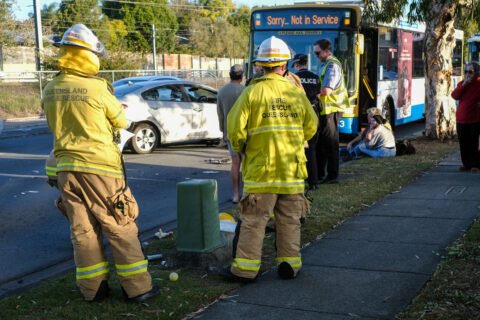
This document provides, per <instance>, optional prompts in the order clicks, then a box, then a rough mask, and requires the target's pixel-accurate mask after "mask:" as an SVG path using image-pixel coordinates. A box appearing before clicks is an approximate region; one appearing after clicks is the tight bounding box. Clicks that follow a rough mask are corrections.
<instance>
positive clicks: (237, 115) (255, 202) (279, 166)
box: [221, 37, 318, 282]
mask: <svg viewBox="0 0 480 320" xmlns="http://www.w3.org/2000/svg"><path fill="white" fill-rule="evenodd" d="M289 59H290V50H289V49H288V46H287V45H286V43H285V42H283V41H282V40H281V39H278V38H276V37H271V38H268V39H266V40H265V41H263V42H262V44H261V45H260V47H259V51H258V55H257V57H256V63H257V64H260V65H261V66H262V67H263V69H264V70H265V75H264V76H263V77H261V78H258V79H254V80H252V83H251V85H250V86H248V87H247V88H246V89H245V90H244V91H243V93H242V94H241V95H240V97H239V98H238V100H237V101H236V103H235V105H234V106H233V108H232V109H231V110H230V112H229V114H228V117H227V128H228V138H229V139H230V141H231V143H232V148H233V150H234V151H235V152H244V154H245V158H244V161H242V165H243V167H242V172H243V182H244V192H245V195H244V197H243V198H242V200H241V201H240V208H241V224H240V227H239V233H238V238H237V239H236V241H235V243H236V245H235V243H234V260H233V263H232V265H231V267H230V268H228V269H226V270H222V272H221V274H222V275H223V276H224V277H226V278H228V279H231V280H235V281H242V282H249V281H252V280H254V279H255V278H256V277H257V275H258V272H259V270H260V264H261V256H262V244H263V239H264V236H265V226H266V225H267V222H268V220H269V218H270V214H271V213H272V212H273V214H274V215H275V220H276V237H277V238H276V246H277V258H276V261H277V271H278V274H279V276H280V277H281V278H283V279H292V278H295V277H296V275H297V273H298V271H299V270H300V268H301V266H302V260H301V256H300V218H301V216H302V214H304V213H305V212H306V211H307V210H308V202H307V200H306V199H305V197H304V195H303V192H304V188H305V185H304V184H305V182H304V180H305V178H306V177H307V169H306V165H305V164H306V161H307V159H306V157H305V151H304V141H306V140H309V139H310V138H311V137H312V136H313V135H314V134H315V132H316V130H317V123H318V119H317V116H316V114H315V111H314V110H313V108H312V106H311V105H310V102H309V101H308V99H307V96H306V95H305V93H304V92H303V91H302V90H301V89H300V88H297V87H295V86H294V85H292V84H291V83H290V81H289V80H288V79H286V78H285V77H283V75H284V73H285V70H286V68H287V65H286V63H287V61H288V60H289ZM244 146H245V147H244Z"/></svg>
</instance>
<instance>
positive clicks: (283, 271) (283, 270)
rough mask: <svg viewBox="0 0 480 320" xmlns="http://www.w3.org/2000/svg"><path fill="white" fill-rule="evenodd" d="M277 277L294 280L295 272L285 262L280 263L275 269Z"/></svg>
mask: <svg viewBox="0 0 480 320" xmlns="http://www.w3.org/2000/svg"><path fill="white" fill-rule="evenodd" d="M277 272H278V276H279V277H280V278H282V279H283V280H290V279H295V272H294V271H293V268H292V266H290V265H289V264H288V263H287V262H285V261H284V262H282V263H280V264H279V265H278V267H277Z"/></svg>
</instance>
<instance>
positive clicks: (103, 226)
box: [58, 172, 152, 300]
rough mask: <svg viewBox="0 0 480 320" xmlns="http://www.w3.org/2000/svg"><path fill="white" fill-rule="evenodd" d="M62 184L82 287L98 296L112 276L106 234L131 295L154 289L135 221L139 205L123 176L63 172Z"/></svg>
mask: <svg viewBox="0 0 480 320" xmlns="http://www.w3.org/2000/svg"><path fill="white" fill-rule="evenodd" d="M58 187H59V190H60V192H61V198H62V203H63V205H64V207H65V210H66V215H67V217H68V220H69V221H70V227H71V239H72V244H73V249H74V257H75V264H76V267H77V268H76V279H77V285H78V287H79V288H80V291H81V292H82V294H83V296H84V297H85V299H86V300H92V299H93V298H94V297H95V294H96V292H97V290H98V288H99V286H100V283H101V282H102V280H106V279H107V278H108V272H109V268H108V262H107V260H106V259H105V255H104V248H103V244H102V233H104V234H105V236H106V237H107V239H108V241H109V243H110V245H111V247H112V252H113V258H114V260H115V268H116V271H117V275H118V278H119V280H120V284H121V286H122V287H123V289H124V290H125V292H126V293H127V295H128V297H135V296H138V295H140V294H143V293H145V292H147V291H149V290H150V289H151V288H152V279H151V276H150V274H149V273H148V270H147V267H148V261H147V260H146V258H145V256H144V254H143V252H142V248H141V246H140V241H139V240H138V227H137V224H136V222H135V219H136V218H137V216H138V206H137V203H136V202H135V199H134V197H133V195H132V194H131V192H130V189H129V188H127V190H126V191H125V192H122V189H123V187H124V181H123V179H116V178H111V177H106V176H100V175H95V174H89V173H81V172H59V173H58Z"/></svg>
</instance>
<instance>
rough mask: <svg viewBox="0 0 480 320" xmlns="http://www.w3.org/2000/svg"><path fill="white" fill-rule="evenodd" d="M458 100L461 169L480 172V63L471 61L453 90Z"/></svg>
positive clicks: (453, 94) (454, 96) (454, 97)
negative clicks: (462, 77) (461, 79)
mask: <svg viewBox="0 0 480 320" xmlns="http://www.w3.org/2000/svg"><path fill="white" fill-rule="evenodd" d="M452 98H453V99H455V100H458V108H457V135H458V142H459V144H460V155H461V158H462V164H463V166H462V167H460V170H461V171H472V172H480V151H479V140H480V65H479V64H478V63H477V62H470V63H468V64H467V65H466V67H465V78H464V80H463V81H460V82H459V83H458V85H457V87H456V88H455V90H453V92H452Z"/></svg>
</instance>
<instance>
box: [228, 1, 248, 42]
mask: <svg viewBox="0 0 480 320" xmlns="http://www.w3.org/2000/svg"><path fill="white" fill-rule="evenodd" d="M250 15H251V10H250V8H249V7H247V6H240V8H238V9H236V10H235V11H234V12H233V14H232V15H230V16H229V17H228V22H230V24H231V25H233V26H234V27H237V28H240V30H241V32H242V33H243V34H244V35H245V36H247V37H248V35H249V34H250Z"/></svg>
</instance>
